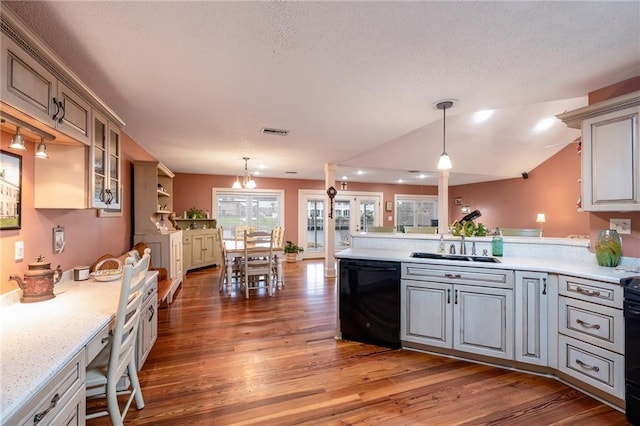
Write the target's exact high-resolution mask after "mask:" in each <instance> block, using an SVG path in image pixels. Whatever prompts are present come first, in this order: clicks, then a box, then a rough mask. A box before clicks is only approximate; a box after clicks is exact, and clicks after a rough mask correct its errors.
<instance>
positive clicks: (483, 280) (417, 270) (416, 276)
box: [402, 263, 513, 289]
mask: <svg viewBox="0 0 640 426" xmlns="http://www.w3.org/2000/svg"><path fill="white" fill-rule="evenodd" d="M402 278H407V279H413V280H427V281H432V282H441V283H452V284H469V285H482V286H484V287H499V288H511V289H512V288H513V271H506V270H501V269H488V268H472V267H464V266H445V267H443V266H441V265H427V264H418V263H403V264H402Z"/></svg>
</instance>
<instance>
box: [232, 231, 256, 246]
mask: <svg viewBox="0 0 640 426" xmlns="http://www.w3.org/2000/svg"><path fill="white" fill-rule="evenodd" d="M255 230H256V229H255V228H254V227H253V226H246V225H239V226H234V227H233V236H234V239H235V242H236V248H238V246H239V245H240V244H239V243H241V242H242V241H243V239H244V232H245V231H249V232H254V231H255Z"/></svg>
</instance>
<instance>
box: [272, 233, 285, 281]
mask: <svg viewBox="0 0 640 426" xmlns="http://www.w3.org/2000/svg"><path fill="white" fill-rule="evenodd" d="M284 229H285V228H284V226H276V227H274V228H273V248H274V250H275V249H281V248H283V247H284ZM271 268H272V269H273V279H274V280H275V281H276V282H278V281H279V276H278V259H277V258H276V255H275V254H274V256H273V265H271Z"/></svg>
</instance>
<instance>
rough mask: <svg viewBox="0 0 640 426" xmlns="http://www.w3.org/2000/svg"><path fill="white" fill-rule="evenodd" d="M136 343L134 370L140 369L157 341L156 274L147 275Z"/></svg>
mask: <svg viewBox="0 0 640 426" xmlns="http://www.w3.org/2000/svg"><path fill="white" fill-rule="evenodd" d="M147 277H148V278H147V282H146V283H145V286H144V297H143V300H142V309H141V315H140V325H139V327H138V339H137V342H136V368H137V369H138V370H140V369H142V366H143V365H144V362H145V361H146V359H147V357H148V356H149V353H150V352H151V348H153V345H154V343H155V342H156V340H157V339H158V273H157V272H151V273H149V274H148V275H147Z"/></svg>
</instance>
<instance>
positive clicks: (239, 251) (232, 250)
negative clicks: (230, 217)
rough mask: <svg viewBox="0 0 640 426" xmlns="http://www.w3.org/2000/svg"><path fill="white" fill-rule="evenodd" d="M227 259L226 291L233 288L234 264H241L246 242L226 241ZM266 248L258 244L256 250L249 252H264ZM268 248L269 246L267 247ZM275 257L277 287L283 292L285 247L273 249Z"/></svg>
mask: <svg viewBox="0 0 640 426" xmlns="http://www.w3.org/2000/svg"><path fill="white" fill-rule="evenodd" d="M224 246H225V252H226V259H225V264H226V266H227V275H226V276H227V282H226V289H227V291H228V290H229V289H230V287H231V279H230V277H232V276H233V262H234V261H238V262H240V261H241V260H242V258H243V257H244V241H238V240H224ZM264 248H265V246H263V245H262V244H259V243H258V244H256V245H255V247H254V248H250V249H249V250H253V249H255V250H256V252H260V251H264ZM267 248H268V246H267ZM272 252H273V257H274V259H275V261H276V272H277V280H276V287H277V289H278V290H282V287H283V285H284V282H283V280H282V259H283V257H284V247H273V248H272Z"/></svg>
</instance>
